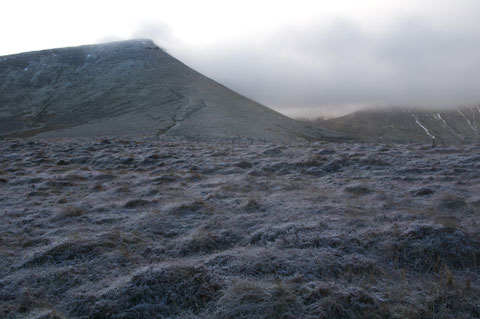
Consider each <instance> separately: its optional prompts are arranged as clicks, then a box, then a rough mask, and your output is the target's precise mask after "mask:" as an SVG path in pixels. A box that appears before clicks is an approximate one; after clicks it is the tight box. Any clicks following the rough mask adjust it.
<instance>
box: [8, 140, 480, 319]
mask: <svg viewBox="0 0 480 319" xmlns="http://www.w3.org/2000/svg"><path fill="white" fill-rule="evenodd" d="M223 142H225V143H223ZM0 146H1V150H2V152H1V153H0V317H1V318H163V317H168V318H479V317H480V279H479V271H480V268H479V267H480V232H479V227H478V225H479V224H480V219H479V212H480V192H479V191H480V185H479V181H480V147H479V146H458V147H436V148H432V147H430V146H426V145H418V144H416V145H374V144H332V143H313V144H302V145H273V144H264V143H258V142H254V143H253V144H251V143H249V142H247V141H238V140H237V141H236V142H235V143H233V144H232V143H231V141H228V142H227V141H216V142H195V141H182V140H174V139H170V140H166V139H163V140H162V139H155V140H151V139H135V140H131V139H120V138H117V139H108V140H102V139H82V140H80V139H70V140H66V139H64V140H53V139H49V140H47V139H46V140H32V141H28V140H3V141H0Z"/></svg>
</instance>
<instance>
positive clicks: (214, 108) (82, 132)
mask: <svg viewBox="0 0 480 319" xmlns="http://www.w3.org/2000/svg"><path fill="white" fill-rule="evenodd" d="M142 134H157V135H163V134H166V135H175V136H186V137H195V138H197V137H215V138H216V137H246V138H256V139H267V140H272V141H292V140H304V139H309V140H310V139H319V138H324V137H327V138H328V137H332V136H333V137H335V136H339V134H336V133H335V132H331V131H329V130H324V129H321V128H318V127H312V126H309V125H306V124H305V123H302V122H299V121H295V120H293V119H290V118H288V117H286V116H283V115H281V114H280V113H277V112H275V111H273V110H271V109H269V108H267V107H265V106H263V105H261V104H259V103H257V102H254V101H252V100H249V99H247V98H245V97H243V96H241V95H239V94H237V93H235V92H233V91H232V90H230V89H228V88H226V87H225V86H223V85H221V84H219V83H217V82H215V81H213V80H211V79H209V78H207V77H205V76H203V75H201V74H200V73H198V72H196V71H194V70H192V69H191V68H189V67H187V66H186V65H184V64H183V63H182V62H180V61H178V60H177V59H175V58H174V57H172V56H170V55H169V54H167V53H166V52H165V51H164V50H162V49H160V48H159V47H158V46H156V45H155V44H154V43H153V42H152V41H150V40H130V41H122V42H113V43H107V44H99V45H86V46H80V47H72V48H61V49H51V50H44V51H37V52H28V53H21V54H15V55H9V56H3V57H0V136H32V135H36V136H40V137H52V136H62V137H77V136H118V135H142Z"/></svg>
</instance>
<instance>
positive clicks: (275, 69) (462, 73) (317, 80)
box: [136, 18, 480, 116]
mask: <svg viewBox="0 0 480 319" xmlns="http://www.w3.org/2000/svg"><path fill="white" fill-rule="evenodd" d="M136 35H141V36H143V37H150V38H152V39H153V40H155V41H156V42H157V44H159V45H160V46H165V47H166V48H167V49H168V50H169V52H171V53H172V54H173V55H174V56H176V57H177V58H179V59H180V60H182V61H183V62H185V63H186V64H188V65H190V66H191V67H193V68H195V69H197V70H198V71H200V72H202V73H203V74H205V75H207V76H209V77H211V78H213V79H215V80H217V81H219V82H221V83H223V84H225V85H227V86H229V87H230V88H232V89H234V90H236V91H238V92H240V93H242V94H244V95H246V96H248V97H250V98H253V99H254V100H257V101H259V102H262V103H264V104H266V105H267V106H270V107H272V108H274V109H276V110H279V111H280V112H283V113H285V114H289V115H294V116H316V115H321V114H327V115H338V114H344V113H347V112H349V111H352V110H354V109H358V108H361V107H365V106H421V107H435V108H437V107H441V108H446V107H456V106H460V105H470V104H476V103H478V102H480V90H479V89H478V88H479V87H480V77H479V74H480V41H478V39H479V38H480V28H469V29H458V30H455V29H451V28H450V29H447V28H442V27H441V26H440V27H439V26H434V25H432V24H429V23H427V22H425V21H423V20H421V19H415V18H403V19H397V21H396V22H393V23H391V24H390V25H389V27H388V28H385V29H382V30H372V29H363V28H362V27H361V26H360V25H357V24H355V23H353V22H351V21H345V20H334V21H333V22H331V23H330V24H329V25H327V26H325V24H324V23H322V24H320V23H311V24H310V25H303V26H301V27H295V26H292V27H285V28H284V29H282V30H276V31H275V32H272V33H269V34H258V35H255V36H254V37H249V38H243V39H238V38H236V39H235V41H232V42H224V43H216V44H215V45H214V46H213V45H212V46H208V47H192V46H189V45H188V44H186V43H181V42H180V41H179V40H178V39H175V38H173V37H172V34H171V31H170V30H169V28H168V26H165V25H161V24H160V25H156V24H150V25H148V26H145V27H144V28H143V29H142V30H139V31H138V32H137V33H136Z"/></svg>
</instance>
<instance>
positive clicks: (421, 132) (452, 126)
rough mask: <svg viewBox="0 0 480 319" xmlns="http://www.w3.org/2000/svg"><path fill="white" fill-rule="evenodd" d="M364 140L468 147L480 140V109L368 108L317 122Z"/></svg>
mask: <svg viewBox="0 0 480 319" xmlns="http://www.w3.org/2000/svg"><path fill="white" fill-rule="evenodd" d="M317 123H318V124H319V125H321V126H322V127H327V128H330V129H332V130H338V131H340V132H344V133H346V134H349V135H352V136H355V137H357V138H362V139H364V140H365V141H388V142H399V143H409V142H419V143H431V142H432V141H433V140H435V141H436V143H445V144H469V143H476V142H479V141H480V134H479V133H480V131H479V128H480V107H464V108H458V109H454V110H443V111H432V110H415V109H401V108H397V109H368V110H361V111H357V112H354V113H351V114H348V115H345V116H342V117H338V118H333V119H328V120H320V121H317Z"/></svg>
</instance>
